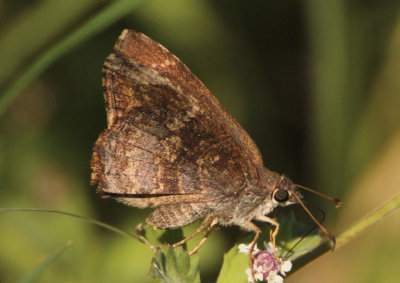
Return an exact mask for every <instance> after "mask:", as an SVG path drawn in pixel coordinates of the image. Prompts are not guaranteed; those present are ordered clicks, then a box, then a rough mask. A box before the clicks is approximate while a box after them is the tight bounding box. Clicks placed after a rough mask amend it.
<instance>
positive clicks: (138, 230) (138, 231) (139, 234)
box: [135, 223, 157, 252]
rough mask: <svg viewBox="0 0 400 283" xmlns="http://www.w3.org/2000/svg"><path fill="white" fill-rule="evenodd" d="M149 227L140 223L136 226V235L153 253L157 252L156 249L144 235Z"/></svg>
mask: <svg viewBox="0 0 400 283" xmlns="http://www.w3.org/2000/svg"><path fill="white" fill-rule="evenodd" d="M148 226H149V225H147V224H146V225H143V223H139V224H138V225H136V226H135V234H136V235H137V237H138V238H139V240H140V241H141V242H143V243H145V244H146V245H147V246H148V247H149V248H150V249H151V250H152V251H153V252H155V251H156V249H157V248H156V247H155V246H153V245H152V244H151V243H150V242H149V241H148V240H147V239H146V237H145V235H144V230H145V229H146V228H147V227H148Z"/></svg>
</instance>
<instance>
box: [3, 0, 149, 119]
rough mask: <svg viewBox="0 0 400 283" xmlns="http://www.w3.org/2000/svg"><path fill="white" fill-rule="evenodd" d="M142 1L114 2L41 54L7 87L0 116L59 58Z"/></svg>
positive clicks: (126, 0)
mask: <svg viewBox="0 0 400 283" xmlns="http://www.w3.org/2000/svg"><path fill="white" fill-rule="evenodd" d="M140 2H142V0H119V1H115V2H113V3H112V4H110V5H109V6H107V7H106V8H105V9H104V10H102V11H100V12H99V13H98V14H96V15H95V16H94V17H93V18H92V19H90V20H88V21H87V23H86V24H84V25H83V26H81V27H80V28H78V29H77V30H76V31H74V32H72V33H71V34H70V35H68V36H66V37H65V38H64V39H62V40H60V41H59V42H58V43H57V44H55V45H54V46H53V47H52V48H50V49H48V50H47V51H46V52H45V53H44V54H43V55H41V56H39V57H38V58H37V59H36V60H35V61H34V62H33V63H32V64H31V65H30V66H28V67H27V68H26V69H25V71H23V72H22V74H20V75H19V76H17V78H16V79H15V80H14V81H12V82H11V83H10V84H9V86H8V87H6V89H5V91H4V92H3V94H2V95H1V97H0V116H1V115H2V114H4V112H5V110H6V109H7V107H8V106H9V105H10V103H11V102H12V100H13V99H15V97H16V96H17V95H18V93H19V92H20V91H21V90H22V89H23V88H24V87H26V86H27V85H28V84H29V83H30V82H32V81H33V80H34V79H35V78H36V77H37V76H38V75H39V74H40V73H42V72H43V71H44V70H45V69H46V68H48V67H49V66H50V65H51V64H52V63H54V62H55V61H56V60H57V59H58V58H60V57H61V56H62V55H64V54H65V53H66V52H68V51H69V50H71V49H72V48H73V47H76V46H77V45H79V44H81V43H83V42H84V41H85V40H88V39H89V38H90V37H91V36H93V35H95V34H97V33H99V32H100V31H101V30H103V29H105V28H106V27H107V26H109V25H111V24H112V23H114V22H115V21H117V20H118V19H120V18H122V17H124V16H126V15H128V14H129V13H130V12H132V10H133V9H134V8H136V7H137V6H138V4H139V3H140Z"/></svg>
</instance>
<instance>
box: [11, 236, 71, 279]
mask: <svg viewBox="0 0 400 283" xmlns="http://www.w3.org/2000/svg"><path fill="white" fill-rule="evenodd" d="M71 245H72V242H71V241H69V242H68V243H67V244H66V245H65V246H64V247H62V248H61V249H59V250H57V251H56V252H54V253H53V254H51V255H50V256H49V257H47V258H46V259H44V260H43V261H41V262H40V264H39V265H38V266H37V267H36V268H35V269H34V270H33V271H32V272H30V273H28V274H26V275H25V276H23V277H22V278H21V279H20V280H19V281H18V282H19V283H28V282H33V281H34V280H35V279H36V278H37V277H38V276H39V274H40V273H41V272H42V271H43V270H44V269H46V268H47V267H48V266H49V265H50V264H51V263H52V262H53V261H55V260H56V259H57V258H58V257H59V256H60V255H61V254H62V253H63V252H64V251H65V250H66V249H67V248H69V247H70V246H71Z"/></svg>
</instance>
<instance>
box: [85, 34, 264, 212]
mask: <svg viewBox="0 0 400 283" xmlns="http://www.w3.org/2000/svg"><path fill="white" fill-rule="evenodd" d="M114 49H115V54H112V55H110V56H109V57H108V58H107V59H106V62H105V64H104V66H103V88H104V96H105V101H106V110H107V124H108V128H107V129H106V130H105V131H104V132H103V133H102V134H101V135H100V137H99V139H98V140H97V142H96V144H95V146H94V153H93V157H92V163H91V165H92V170H93V173H92V181H91V182H92V184H95V185H97V186H98V191H99V192H100V193H103V194H106V195H111V196H115V197H117V199H118V200H120V201H123V202H125V203H127V204H129V205H132V206H137V207H148V206H162V205H167V204H173V203H182V202H186V203H196V202H197V203H207V202H208V201H209V200H211V199H214V200H215V199H224V198H226V197H229V196H234V195H237V194H238V193H239V192H240V191H241V190H243V189H244V188H245V187H246V185H247V184H248V183H257V180H258V171H257V168H259V167H260V168H261V167H263V165H262V158H261V154H260V152H259V150H258V148H257V146H256V145H255V144H254V142H253V141H252V140H251V138H250V137H249V136H248V135H247V133H246V132H245V131H244V130H243V128H242V127H241V126H240V125H239V124H238V123H237V122H236V121H235V120H234V118H233V117H232V116H231V115H230V114H229V113H228V112H227V111H226V110H225V109H224V107H223V106H222V105H221V104H220V103H219V102H218V100H217V99H216V98H215V97H214V96H213V95H212V94H211V93H210V92H209V90H208V89H207V88H206V87H205V86H204V85H203V84H202V83H201V81H200V80H199V79H198V78H197V77H196V76H195V75H194V74H193V73H192V72H191V71H190V70H189V69H188V68H187V67H186V66H185V65H184V64H183V63H182V62H181V61H180V60H179V59H178V58H176V57H175V56H174V55H173V54H171V53H170V52H169V51H168V50H167V49H165V48H164V47H163V46H161V45H160V44H158V43H157V42H155V41H153V40H151V39H150V38H148V37H147V36H145V35H143V34H141V33H137V32H134V31H129V30H125V31H124V32H123V33H122V34H121V36H120V37H119V39H118V41H117V43H116V45H115V48H114Z"/></svg>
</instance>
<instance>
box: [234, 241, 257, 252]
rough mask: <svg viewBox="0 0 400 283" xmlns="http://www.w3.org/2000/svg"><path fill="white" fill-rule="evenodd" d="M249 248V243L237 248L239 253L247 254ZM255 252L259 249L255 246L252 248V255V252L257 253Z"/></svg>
mask: <svg viewBox="0 0 400 283" xmlns="http://www.w3.org/2000/svg"><path fill="white" fill-rule="evenodd" d="M250 246H251V243H250V244H248V245H246V244H240V245H239V246H238V248H239V253H244V254H249V252H250ZM257 251H259V249H258V248H257V246H254V248H253V253H254V252H257Z"/></svg>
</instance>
